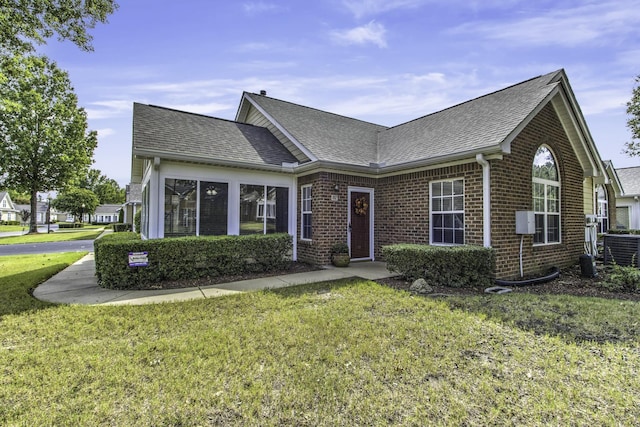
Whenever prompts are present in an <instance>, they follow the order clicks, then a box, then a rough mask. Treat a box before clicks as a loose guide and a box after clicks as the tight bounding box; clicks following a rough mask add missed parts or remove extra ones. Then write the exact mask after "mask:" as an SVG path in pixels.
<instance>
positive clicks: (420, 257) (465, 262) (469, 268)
mask: <svg viewBox="0 0 640 427" xmlns="http://www.w3.org/2000/svg"><path fill="white" fill-rule="evenodd" d="M382 256H383V258H384V260H385V261H386V262H387V268H388V269H389V271H393V272H397V273H400V274H402V275H403V276H404V277H405V278H407V279H409V280H415V279H419V278H423V279H425V280H426V281H427V283H429V284H430V285H432V286H451V287H455V288H474V287H485V286H492V285H493V277H494V274H495V263H496V261H495V252H494V250H493V249H492V248H484V247H481V246H429V245H415V244H397V245H390V246H383V247H382Z"/></svg>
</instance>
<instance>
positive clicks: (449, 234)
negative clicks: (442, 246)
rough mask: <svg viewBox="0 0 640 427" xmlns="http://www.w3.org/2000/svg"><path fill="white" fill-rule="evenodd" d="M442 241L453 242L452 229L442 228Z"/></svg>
mask: <svg viewBox="0 0 640 427" xmlns="http://www.w3.org/2000/svg"><path fill="white" fill-rule="evenodd" d="M443 243H455V242H454V241H453V230H451V229H448V228H445V229H444V238H443Z"/></svg>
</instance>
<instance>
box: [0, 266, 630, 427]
mask: <svg viewBox="0 0 640 427" xmlns="http://www.w3.org/2000/svg"><path fill="white" fill-rule="evenodd" d="M74 255H75V254H74ZM58 262H59V261H57V260H53V259H52V260H51V263H52V264H53V265H56V264H58ZM44 264H46V263H45V261H44V260H42V259H38V261H37V262H34V263H33V265H34V267H35V268H36V269H41V268H44ZM0 271H2V269H0ZM16 276H21V274H19V273H17V274H15V273H14V274H13V275H12V276H11V277H12V278H13V279H15V278H16ZM0 280H2V281H3V282H2V285H1V286H3V287H4V286H6V285H7V282H6V281H5V280H6V277H5V278H2V277H0ZM26 282H27V281H25V282H24V284H23V286H24V289H23V292H22V293H20V295H17V296H14V297H13V298H19V299H20V298H21V299H29V296H28V294H27V289H28V288H29V287H32V286H33V285H32V284H28V283H26ZM494 297H495V296H494ZM502 297H503V296H499V298H500V299H498V298H495V301H500V302H505V301H506V303H507V306H508V307H509V308H508V309H507V310H506V312H508V313H510V314H508V315H504V316H503V317H502V318H501V320H499V319H498V317H497V315H495V313H493V312H492V311H491V310H489V311H488V312H482V310H479V309H478V310H476V309H472V307H471V306H468V307H463V306H462V305H461V303H459V304H458V307H459V308H461V309H458V308H456V309H452V308H451V306H450V305H449V304H452V303H454V301H449V300H447V301H437V300H433V299H429V298H423V297H416V296H412V295H410V294H408V293H404V292H399V291H395V290H392V289H390V288H387V287H384V286H380V285H377V284H375V283H373V282H368V281H364V280H351V281H349V280H347V281H339V282H330V283H323V284H315V285H309V286H303V287H297V288H289V289H282V290H278V291H265V292H257V293H248V294H241V295H234V296H229V297H222V298H215V299H208V300H197V301H190V302H184V303H172V304H161V305H147V306H113V307H109V306H96V307H92V306H43V307H42V308H41V309H39V310H37V311H24V310H22V309H17V310H14V309H12V308H11V307H7V308H5V309H4V313H5V314H3V315H2V317H0V322H1V324H2V328H0V343H2V346H1V347H0V367H1V368H2V375H0V402H3V403H2V405H0V425H143V426H145V425H148V426H151V425H181V426H196V425H267V426H268V425H274V426H276V425H309V426H311V425H313V426H315V425H325V426H347V425H348V426H352V425H451V426H458V425H469V426H476V425H477V426H484V425H536V426H537V425H634V424H636V423H637V416H638V414H639V413H640V406H639V405H640V403H639V402H640V401H639V400H638V395H639V394H640V376H639V375H638V366H640V352H639V351H638V348H640V341H639V339H638V335H637V334H638V332H635V333H632V334H629V335H628V336H625V338H624V340H621V339H616V340H614V341H613V342H602V343H599V342H595V341H593V342H592V341H584V340H581V341H575V342H573V341H571V339H567V337H566V336H564V335H560V336H556V335H555V334H554V335H550V333H548V332H545V331H544V328H543V330H542V331H537V330H536V329H535V325H536V323H535V322H533V321H527V322H526V323H527V324H526V326H527V329H531V330H523V329H521V328H519V327H518V326H517V325H516V324H515V322H514V319H517V318H518V317H520V316H522V315H524V313H523V312H524V311H532V307H533V308H536V307H537V308H540V307H544V308H543V309H540V310H538V311H539V312H540V313H541V314H540V316H541V317H546V316H547V314H545V313H546V312H547V311H548V309H549V307H550V306H553V307H555V310H557V311H558V312H561V311H562V310H565V311H567V313H570V312H573V311H576V310H578V311H582V310H587V311H588V310H590V308H591V307H592V305H593V304H592V303H596V302H597V303H598V304H601V307H599V308H598V311H599V312H600V311H601V310H608V311H610V312H611V313H615V312H616V311H631V312H632V313H636V314H634V315H635V319H637V318H638V317H637V310H638V306H637V304H636V303H623V304H621V303H620V301H601V300H597V301H596V300H586V301H587V302H586V304H583V302H582V301H583V300H582V299H580V298H568V299H566V300H565V299H560V300H558V301H561V302H559V303H556V298H555V297H540V296H535V295H518V296H517V297H516V298H513V297H512V296H509V297H508V298H507V299H504V298H502ZM514 297H515V295H514ZM495 301H494V300H490V301H486V302H487V304H489V305H493V306H495V307H498V306H499V304H496V303H495ZM521 303H527V304H526V305H525V306H524V307H523V308H522V310H520V312H518V310H517V307H518V305H519V304H521ZM0 304H1V305H6V304H8V302H7V298H2V299H0ZM554 304H555V305H554ZM471 305H472V306H475V307H479V306H480V304H475V303H473V304H471ZM526 315H527V316H532V317H535V314H530V313H526ZM567 315H568V316H569V314H567ZM580 315H581V316H583V315H584V313H580ZM603 318H604V316H603V315H600V314H598V315H597V316H594V321H596V322H600V321H601V320H602V319H603ZM583 319H585V321H586V322H587V323H589V322H590V320H589V319H590V316H588V315H584V316H583ZM628 321H629V320H628V318H626V317H624V316H617V315H612V317H611V322H612V323H613V324H616V323H626V322H628ZM636 322H637V320H636ZM543 323H544V322H543ZM623 329H629V328H628V325H625V326H624V328H623ZM636 329H638V328H636ZM595 330H600V329H599V327H596V328H595ZM596 341H600V340H596Z"/></svg>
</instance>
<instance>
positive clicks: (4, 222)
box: [0, 220, 21, 225]
mask: <svg viewBox="0 0 640 427" xmlns="http://www.w3.org/2000/svg"><path fill="white" fill-rule="evenodd" d="M0 225H21V224H20V221H13V220H12V221H8V220H7V221H0Z"/></svg>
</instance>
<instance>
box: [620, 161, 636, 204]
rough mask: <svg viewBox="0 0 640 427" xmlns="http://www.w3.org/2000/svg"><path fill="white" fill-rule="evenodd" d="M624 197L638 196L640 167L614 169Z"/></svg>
mask: <svg viewBox="0 0 640 427" xmlns="http://www.w3.org/2000/svg"><path fill="white" fill-rule="evenodd" d="M616 173H617V174H618V178H619V179H620V183H621V184H622V191H623V194H624V196H625V197H628V196H640V166H635V167H631V168H620V169H616Z"/></svg>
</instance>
